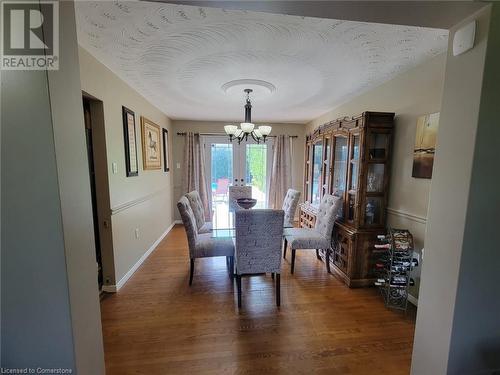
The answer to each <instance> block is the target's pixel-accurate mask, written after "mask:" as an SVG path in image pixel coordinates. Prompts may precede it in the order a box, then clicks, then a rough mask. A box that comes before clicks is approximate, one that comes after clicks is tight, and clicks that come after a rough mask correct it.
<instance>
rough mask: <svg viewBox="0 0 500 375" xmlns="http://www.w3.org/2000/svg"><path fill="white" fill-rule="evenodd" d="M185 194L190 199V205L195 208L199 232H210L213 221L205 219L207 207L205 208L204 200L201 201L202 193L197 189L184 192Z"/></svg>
mask: <svg viewBox="0 0 500 375" xmlns="http://www.w3.org/2000/svg"><path fill="white" fill-rule="evenodd" d="M184 196H185V197H186V198H187V199H188V201H189V205H190V206H191V209H192V210H193V213H194V218H195V219H196V228H198V233H209V232H210V231H211V230H212V222H210V221H205V209H204V208H203V202H202V201H201V197H200V194H199V193H198V192H197V191H196V190H193V191H191V192H189V193H187V194H184Z"/></svg>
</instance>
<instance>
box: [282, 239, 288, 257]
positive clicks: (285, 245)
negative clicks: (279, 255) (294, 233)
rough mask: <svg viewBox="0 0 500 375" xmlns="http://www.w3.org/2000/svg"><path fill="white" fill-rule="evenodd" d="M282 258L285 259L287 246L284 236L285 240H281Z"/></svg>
mask: <svg viewBox="0 0 500 375" xmlns="http://www.w3.org/2000/svg"><path fill="white" fill-rule="evenodd" d="M283 243H284V245H283V259H286V248H287V247H288V241H287V240H286V238H285V241H283Z"/></svg>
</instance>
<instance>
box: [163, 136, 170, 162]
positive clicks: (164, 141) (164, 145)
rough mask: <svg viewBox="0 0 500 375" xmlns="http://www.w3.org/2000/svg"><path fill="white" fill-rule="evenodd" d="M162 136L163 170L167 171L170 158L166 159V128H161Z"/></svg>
mask: <svg viewBox="0 0 500 375" xmlns="http://www.w3.org/2000/svg"><path fill="white" fill-rule="evenodd" d="M162 136H163V170H164V171H165V172H168V171H169V170H170V160H169V159H168V150H169V148H168V130H167V129H162Z"/></svg>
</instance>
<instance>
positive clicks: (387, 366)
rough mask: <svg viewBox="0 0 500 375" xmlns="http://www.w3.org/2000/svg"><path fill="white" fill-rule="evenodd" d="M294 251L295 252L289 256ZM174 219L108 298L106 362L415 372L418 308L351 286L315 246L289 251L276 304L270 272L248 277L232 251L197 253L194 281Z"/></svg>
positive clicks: (220, 370)
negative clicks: (230, 268) (235, 276)
mask: <svg viewBox="0 0 500 375" xmlns="http://www.w3.org/2000/svg"><path fill="white" fill-rule="evenodd" d="M288 258H289V256H288ZM188 277H189V260H188V250H187V241H186V236H185V234H184V228H183V227H182V226H176V227H174V229H173V230H172V231H171V232H170V233H169V235H168V236H167V237H166V238H165V239H164V240H163V241H162V242H161V244H160V245H159V246H158V248H157V249H156V250H155V251H154V252H153V253H152V254H151V255H150V257H149V258H148V259H147V260H146V262H145V263H144V264H143V265H142V266H141V268H140V269H139V270H137V272H136V273H135V274H134V275H133V277H132V278H131V279H130V280H129V281H128V282H127V284H126V285H125V286H124V287H123V288H122V289H121V290H120V292H119V293H117V294H114V295H108V296H106V297H105V298H104V299H103V300H102V302H101V309H102V323H103V335H104V348H105V360H106V371H107V374H108V375H126V374H148V375H161V374H218V375H219V374H363V375H365V374H384V375H388V374H408V373H409V369H410V359H411V351H412V342H413V332H414V320H415V311H414V309H412V311H410V312H409V313H407V314H406V315H405V314H403V313H401V312H395V311H390V310H387V309H386V308H385V307H384V305H383V303H382V300H381V298H380V296H379V294H378V293H377V291H376V290H375V289H374V288H365V289H348V288H347V287H345V286H344V285H343V284H342V283H341V282H340V281H338V280H337V279H336V278H335V277H334V276H332V275H328V274H327V273H326V270H325V267H324V264H323V263H322V262H320V261H318V260H317V259H316V257H315V254H314V252H313V251H297V260H296V265H295V274H294V275H293V276H292V275H290V263H289V259H288V260H287V261H285V262H284V264H283V270H282V279H281V288H282V289H281V308H279V309H278V308H276V305H275V300H274V283H273V280H272V279H271V277H270V276H255V277H251V278H244V279H243V281H242V290H243V308H242V310H241V311H238V309H237V307H236V293H235V292H236V290H235V287H234V286H233V285H232V284H231V282H230V280H229V278H228V277H227V273H226V264H225V258H213V259H204V260H198V261H197V264H196V270H195V276H194V281H193V285H192V287H189V286H188Z"/></svg>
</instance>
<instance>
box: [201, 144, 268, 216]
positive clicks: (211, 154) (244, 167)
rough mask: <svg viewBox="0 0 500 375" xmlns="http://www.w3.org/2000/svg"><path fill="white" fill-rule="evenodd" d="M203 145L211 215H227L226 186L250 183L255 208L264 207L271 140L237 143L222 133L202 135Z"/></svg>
mask: <svg viewBox="0 0 500 375" xmlns="http://www.w3.org/2000/svg"><path fill="white" fill-rule="evenodd" d="M203 144H204V148H205V166H206V169H207V170H206V175H207V179H208V181H209V185H210V188H209V193H210V195H211V200H212V211H213V214H214V215H217V217H218V218H219V220H220V218H221V217H222V216H227V214H226V212H227V210H228V195H229V186H252V198H255V199H257V206H256V207H259V208H264V207H266V204H267V189H268V185H269V177H270V170H271V162H272V159H271V158H272V142H269V141H268V142H266V143H261V144H257V143H255V142H254V141H253V140H248V141H243V142H241V144H238V142H237V141H233V142H229V139H228V138H227V137H224V136H222V137H220V136H204V137H203Z"/></svg>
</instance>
